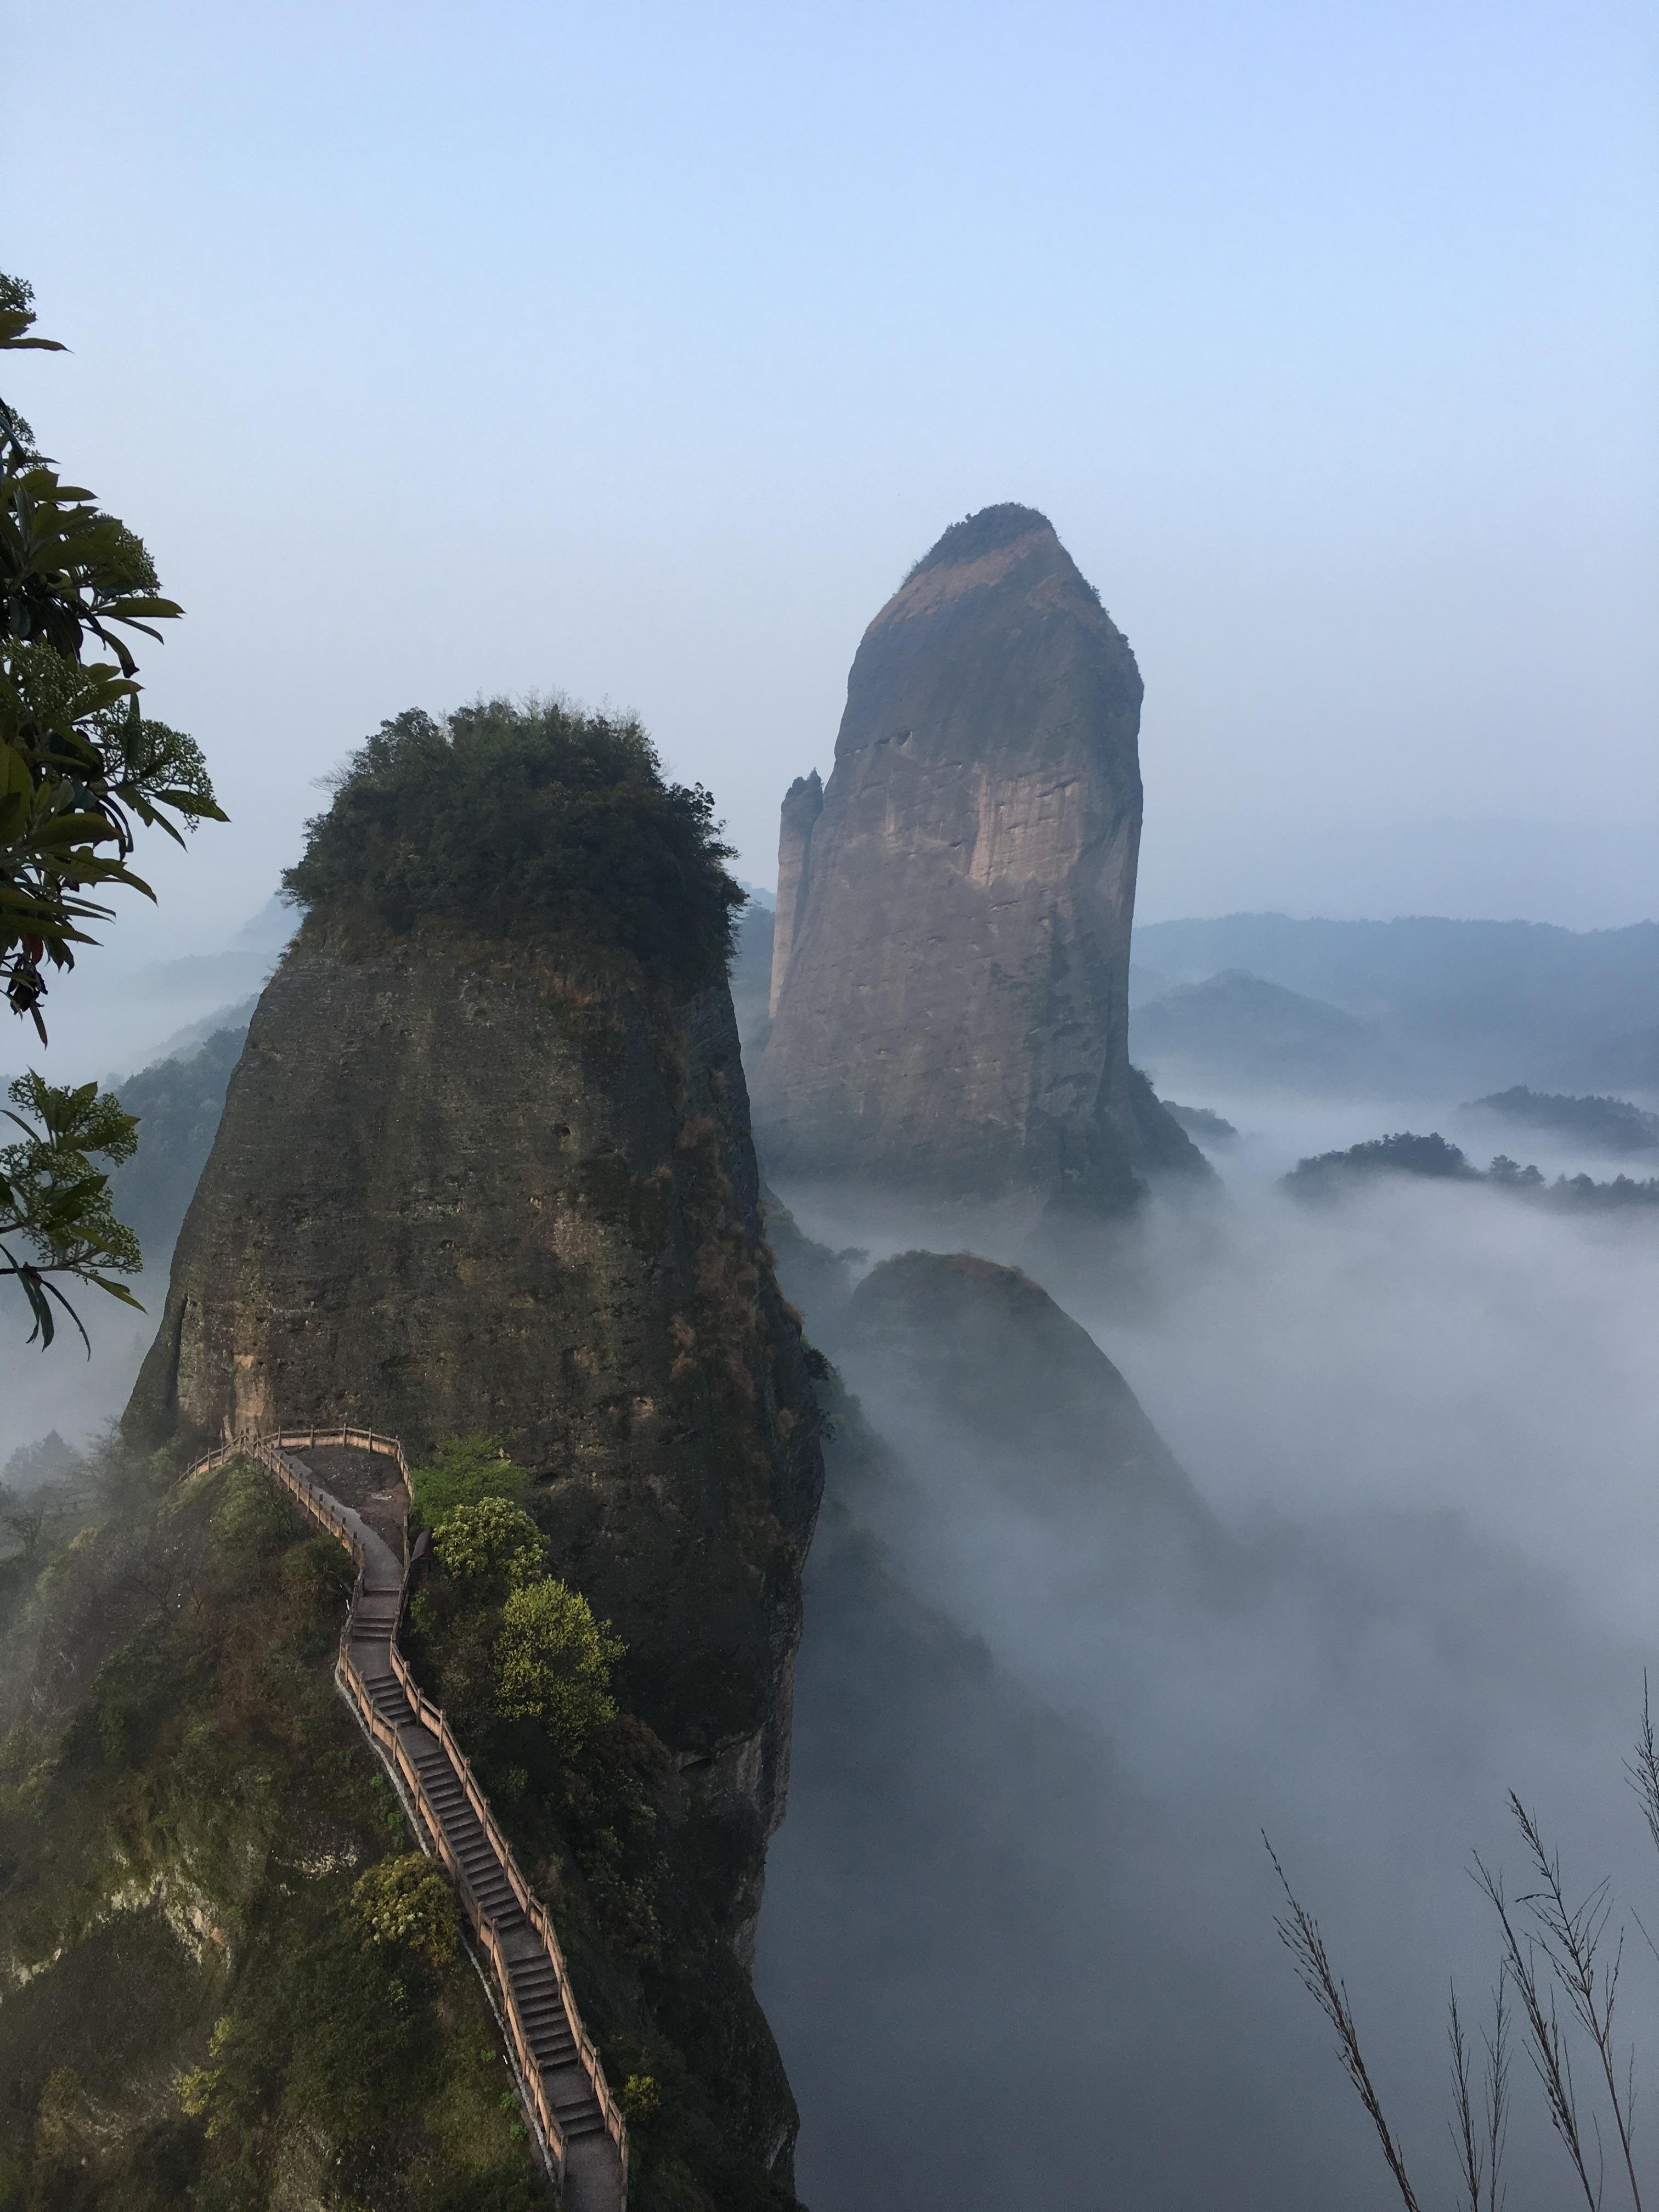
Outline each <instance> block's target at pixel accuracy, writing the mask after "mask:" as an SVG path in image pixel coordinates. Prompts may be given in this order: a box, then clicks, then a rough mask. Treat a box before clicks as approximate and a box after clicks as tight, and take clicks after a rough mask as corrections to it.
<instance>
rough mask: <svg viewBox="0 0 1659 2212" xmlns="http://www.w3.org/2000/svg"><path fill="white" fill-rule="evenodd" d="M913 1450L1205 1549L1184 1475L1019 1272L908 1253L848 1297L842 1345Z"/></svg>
mask: <svg viewBox="0 0 1659 2212" xmlns="http://www.w3.org/2000/svg"><path fill="white" fill-rule="evenodd" d="M836 1350H837V1352H838V1354H843V1355H844V1356H845V1357H846V1358H848V1360H849V1361H850V1363H851V1366H852V1371H853V1373H854V1376H856V1377H857V1378H858V1379H859V1382H860V1388H864V1387H872V1388H873V1389H875V1390H876V1392H877V1395H878V1402H879V1404H880V1405H881V1407H882V1408H883V1413H882V1419H884V1420H885V1421H887V1422H888V1423H889V1424H890V1425H891V1426H892V1427H893V1428H894V1431H895V1433H902V1434H903V1436H904V1438H905V1441H906V1443H908V1445H909V1447H910V1448H911V1449H914V1450H918V1451H920V1452H921V1453H923V1454H926V1455H932V1456H939V1455H940V1454H941V1453H943V1455H944V1456H945V1460H946V1462H948V1463H949V1464H951V1465H953V1466H959V1465H963V1464H965V1463H966V1462H967V1461H968V1460H969V1459H971V1460H972V1461H974V1462H976V1463H979V1464H981V1465H983V1466H986V1467H988V1468H994V1469H995V1470H996V1471H997V1474H996V1480H997V1481H998V1482H999V1484H1000V1485H1003V1486H1008V1485H1012V1486H1013V1487H1014V1488H1015V1489H1016V1490H1017V1491H1018V1493H1019V1494H1020V1495H1021V1496H1023V1497H1025V1498H1034V1499H1035V1498H1042V1497H1043V1496H1044V1495H1048V1496H1049V1497H1060V1498H1078V1499H1082V1500H1085V1501H1088V1502H1092V1503H1097V1504H1100V1505H1101V1506H1102V1507H1103V1509H1105V1510H1107V1511H1108V1513H1109V1514H1110V1515H1112V1516H1115V1518H1116V1520H1117V1522H1119V1524H1120V1525H1121V1526H1122V1527H1128V1526H1133V1525H1136V1524H1139V1525H1140V1526H1142V1527H1144V1528H1146V1529H1147V1530H1149V1531H1152V1530H1159V1531H1162V1532H1163V1533H1164V1534H1166V1535H1174V1536H1178V1537H1180V1538H1182V1539H1185V1540H1194V1539H1195V1540H1198V1541H1201V1542H1204V1543H1207V1542H1208V1541H1209V1540H1210V1538H1211V1537H1212V1534H1213V1533H1214V1523H1213V1522H1212V1517H1211V1516H1210V1514H1209V1512H1208V1510H1207V1509H1206V1507H1205V1506H1203V1505H1202V1504H1200V1500H1199V1498H1198V1495H1197V1493H1196V1492H1195V1491H1194V1489H1193V1486H1192V1484H1191V1482H1190V1481H1189V1480H1188V1476H1187V1474H1186V1472H1185V1470H1184V1469H1183V1468H1182V1466H1181V1465H1180V1463H1179V1462H1178V1461H1177V1460H1176V1457H1175V1455H1174V1454H1173V1453H1172V1452H1171V1451H1170V1449H1169V1447H1168V1445H1167V1444H1166V1443H1164V1439H1163V1438H1162V1437H1160V1436H1159V1435H1158V1431H1157V1430H1156V1429H1155V1428H1154V1427H1153V1425H1152V1422H1151V1421H1150V1420H1149V1419H1148V1418H1147V1416H1146V1413H1145V1412H1144V1411H1143V1409H1142V1407H1141V1405H1140V1402H1139V1400H1138V1399H1137V1398H1136V1396H1135V1395H1134V1392H1133V1390H1132V1389H1130V1387H1129V1385H1128V1383H1126V1382H1125V1380H1124V1379H1123V1376H1121V1374H1120V1373H1119V1372H1118V1370H1117V1369H1116V1368H1115V1366H1114V1365H1113V1364H1112V1362H1111V1361H1110V1360H1109V1358H1107V1356H1106V1354H1105V1353H1104V1352H1103V1351H1102V1350H1101V1349H1100V1346H1098V1345H1097V1343H1096V1342H1095V1340H1094V1339H1093V1338H1092V1337H1091V1335H1090V1334H1089V1333H1088V1331H1087V1330H1086V1329H1085V1328H1083V1327H1081V1325H1080V1324H1079V1322H1075V1321H1073V1319H1072V1317H1071V1316H1070V1315H1069V1314H1068V1313H1066V1311H1065V1310H1063V1308H1061V1307H1060V1306H1059V1305H1057V1304H1055V1302H1054V1299H1053V1298H1052V1297H1049V1295H1048V1291H1045V1290H1044V1289H1043V1288H1042V1285H1041V1284H1040V1283H1036V1282H1033V1281H1032V1279H1031V1278H1030V1276H1029V1275H1027V1274H1025V1273H1023V1272H1022V1271H1021V1270H1020V1269H1019V1268H1018V1267H1005V1266H1003V1265H1002V1264H1001V1263H1000V1261H994V1260H986V1259H981V1257H980V1256H979V1255H976V1254H975V1253H971V1252H951V1253H941V1252H904V1253H901V1254H899V1255H897V1257H896V1258H894V1259H891V1260H884V1261H883V1262H882V1263H881V1265H880V1266H879V1267H875V1268H873V1269H872V1271H871V1273H869V1274H868V1275H866V1277H865V1279H864V1280H863V1281H862V1282H861V1283H860V1285H859V1286H858V1289H857V1290H856V1291H854V1294H853V1297H852V1301H851V1304H849V1305H848V1309H847V1312H846V1315H845V1316H844V1317H843V1318H842V1321H841V1322H840V1324H839V1327H838V1330H837V1333H836Z"/></svg>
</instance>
